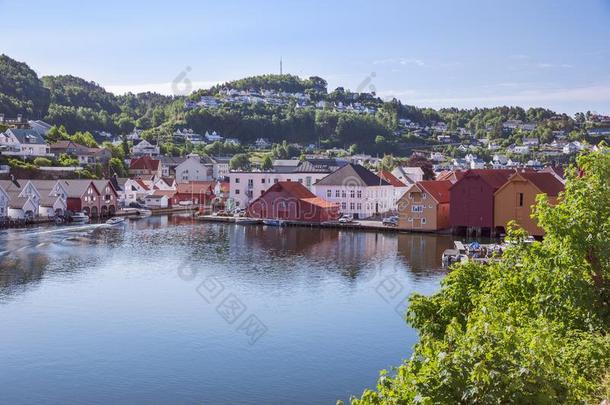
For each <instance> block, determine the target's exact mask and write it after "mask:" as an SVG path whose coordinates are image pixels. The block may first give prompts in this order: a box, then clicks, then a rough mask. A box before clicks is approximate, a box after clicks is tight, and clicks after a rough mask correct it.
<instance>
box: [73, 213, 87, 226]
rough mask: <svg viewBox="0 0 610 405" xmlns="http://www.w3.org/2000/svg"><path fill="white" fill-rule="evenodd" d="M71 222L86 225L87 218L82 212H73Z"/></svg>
mask: <svg viewBox="0 0 610 405" xmlns="http://www.w3.org/2000/svg"><path fill="white" fill-rule="evenodd" d="M70 218H71V219H72V222H74V223H76V224H86V223H88V222H89V217H88V216H87V214H85V213H83V212H75V213H74V214H72V215H71V216H70Z"/></svg>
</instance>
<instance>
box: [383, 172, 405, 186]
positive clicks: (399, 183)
mask: <svg viewBox="0 0 610 405" xmlns="http://www.w3.org/2000/svg"><path fill="white" fill-rule="evenodd" d="M377 176H379V177H381V178H382V179H383V180H385V181H387V182H388V183H390V184H391V185H393V186H394V187H406V184H405V183H403V182H402V181H400V180H398V179H397V178H396V176H394V175H393V174H392V173H390V172H389V171H387V170H380V171H379V172H377Z"/></svg>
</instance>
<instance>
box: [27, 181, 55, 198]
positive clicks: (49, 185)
mask: <svg viewBox="0 0 610 405" xmlns="http://www.w3.org/2000/svg"><path fill="white" fill-rule="evenodd" d="M21 182H26V183H27V182H28V180H21ZM30 182H31V183H32V185H33V186H34V187H35V188H36V190H38V192H39V193H40V195H41V196H45V195H49V194H50V193H51V191H53V188H54V187H55V185H56V184H57V183H58V180H30Z"/></svg>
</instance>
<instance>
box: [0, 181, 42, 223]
mask: <svg viewBox="0 0 610 405" xmlns="http://www.w3.org/2000/svg"><path fill="white" fill-rule="evenodd" d="M0 187H2V188H3V189H4V191H6V193H7V194H8V195H9V196H10V199H11V200H14V199H15V198H21V199H28V200H30V201H31V203H32V204H33V206H34V207H33V208H31V211H32V212H33V216H36V215H38V207H39V204H40V193H39V192H38V190H37V189H36V187H35V186H34V185H33V184H32V182H31V181H29V180H0ZM21 202H23V203H24V204H25V202H24V201H21Z"/></svg>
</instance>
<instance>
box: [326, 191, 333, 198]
mask: <svg viewBox="0 0 610 405" xmlns="http://www.w3.org/2000/svg"><path fill="white" fill-rule="evenodd" d="M332 196H333V192H332V190H330V189H328V190H326V197H328V198H330V197H332Z"/></svg>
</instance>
